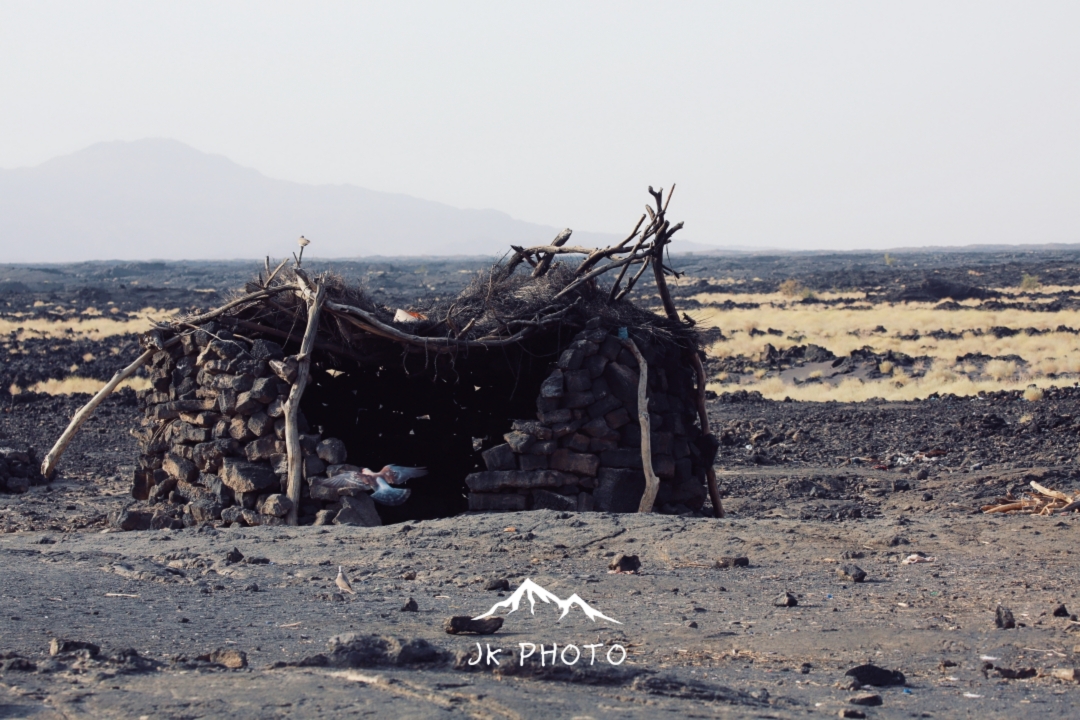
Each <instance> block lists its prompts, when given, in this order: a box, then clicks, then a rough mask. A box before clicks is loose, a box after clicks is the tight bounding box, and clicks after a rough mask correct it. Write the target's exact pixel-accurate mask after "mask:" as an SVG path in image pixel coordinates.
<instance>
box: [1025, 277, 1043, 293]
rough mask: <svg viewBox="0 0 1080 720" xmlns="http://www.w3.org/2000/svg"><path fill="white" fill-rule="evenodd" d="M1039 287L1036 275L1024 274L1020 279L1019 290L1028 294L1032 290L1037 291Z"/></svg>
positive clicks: (1040, 284)
mask: <svg viewBox="0 0 1080 720" xmlns="http://www.w3.org/2000/svg"><path fill="white" fill-rule="evenodd" d="M1041 287H1042V283H1041V282H1039V277H1038V276H1037V275H1028V274H1027V273H1024V276H1023V277H1022V278H1020V289H1021V290H1025V291H1028V292H1030V291H1033V290H1038V289H1039V288H1041Z"/></svg>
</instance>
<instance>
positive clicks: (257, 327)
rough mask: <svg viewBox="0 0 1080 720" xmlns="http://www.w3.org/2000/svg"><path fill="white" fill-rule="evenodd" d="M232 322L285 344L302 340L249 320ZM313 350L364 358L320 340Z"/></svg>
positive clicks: (357, 358)
mask: <svg viewBox="0 0 1080 720" xmlns="http://www.w3.org/2000/svg"><path fill="white" fill-rule="evenodd" d="M233 322H235V323H236V324H237V325H239V326H240V327H244V328H247V329H248V330H254V331H255V332H259V333H262V334H264V335H272V336H274V337H277V338H281V339H282V340H284V341H285V342H289V341H290V340H297V339H299V340H303V338H297V337H296V336H295V335H293V334H291V333H287V332H285V331H284V330H278V329H277V328H272V327H270V326H269V325H263V324H261V323H257V322H252V321H251V320H239V319H233ZM314 348H315V349H316V350H324V351H326V352H329V353H334V354H335V355H344V356H345V357H351V358H353V359H356V360H360V361H363V360H364V357H363V356H362V355H358V354H356V353H355V352H353V351H352V350H349V349H348V348H345V347H342V346H341V345H335V344H333V343H328V342H323V341H321V340H316V341H315V345H314Z"/></svg>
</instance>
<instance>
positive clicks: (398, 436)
mask: <svg viewBox="0 0 1080 720" xmlns="http://www.w3.org/2000/svg"><path fill="white" fill-rule="evenodd" d="M563 342H565V339H564V340H563ZM559 347H560V338H559V333H550V334H548V335H546V336H543V337H536V338H533V339H532V340H531V341H530V342H529V343H528V344H527V346H524V345H514V346H508V347H504V348H495V349H491V350H484V349H473V350H470V351H469V352H468V353H467V354H461V355H458V356H457V357H454V358H452V357H451V356H449V355H438V356H430V357H428V358H426V359H425V358H424V357H423V356H422V355H417V354H410V355H408V356H406V357H405V358H404V359H403V358H401V357H400V356H398V357H395V358H393V359H392V360H389V361H388V362H386V363H385V364H381V365H380V364H364V363H359V362H357V363H344V364H343V363H341V362H340V361H336V359H335V358H334V357H332V356H329V355H322V356H318V355H317V356H316V357H315V358H314V361H313V363H312V369H311V379H310V380H309V383H308V386H307V389H306V391H305V392H304V398H303V402H302V403H301V409H302V411H303V413H304V416H305V417H306V418H307V421H308V423H309V424H310V425H311V426H312V428H313V430H317V431H318V432H319V433H320V434H321V435H323V436H324V437H331V436H332V437H336V438H338V439H340V440H341V441H343V442H344V443H345V446H346V448H347V450H348V462H349V463H351V464H353V465H361V466H365V467H369V468H372V469H373V470H376V471H378V470H379V469H380V468H382V467H383V466H384V465H390V464H395V465H406V466H418V467H426V468H427V469H428V472H429V474H428V475H427V476H426V477H422V478H417V479H415V480H410V481H409V484H408V487H409V488H410V489H411V490H412V493H411V495H410V497H409V499H408V500H407V501H406V502H405V503H404V504H402V505H397V506H388V505H378V506H377V509H378V512H379V516H380V517H381V518H382V519H383V522H384V523H393V522H401V521H403V520H410V519H429V518H436V517H447V516H450V515H456V514H458V513H461V512H464V511H465V510H466V509H467V508H468V501H467V493H468V489H467V487H466V485H465V477H466V476H467V475H469V474H470V473H473V472H476V471H477V470H481V469H483V462H482V460H481V456H480V453H481V451H482V450H485V449H487V448H490V447H492V446H494V445H497V444H499V443H502V442H503V438H502V436H503V433H505V432H506V430H507V418H528V417H534V416H535V414H536V393H537V389H538V388H539V387H540V383H541V382H542V381H543V380H544V378H545V377H546V376H547V373H548V372H549V369H550V366H551V364H552V362H553V361H554V360H555V359H556V358H557V357H558V355H557V353H558V351H559Z"/></svg>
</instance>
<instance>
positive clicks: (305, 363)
mask: <svg viewBox="0 0 1080 720" xmlns="http://www.w3.org/2000/svg"><path fill="white" fill-rule="evenodd" d="M325 299H326V287H325V286H324V285H318V286H317V288H316V290H315V293H314V295H313V296H310V297H308V320H307V329H306V330H304V339H303V341H302V342H301V343H300V355H299V358H300V362H299V364H298V365H297V369H296V381H295V382H293V384H292V388H291V389H290V390H289V399H288V400H286V401H285V451H286V452H287V453H288V465H289V483H288V488H287V490H286V492H287V494H288V496H289V499H290V500H292V508H291V509H290V510H289V516H288V519H287V521H288V523H289V525H296V523H297V516H298V511H299V508H300V483H301V482H303V479H304V478H303V468H302V463H303V461H304V453H303V451H302V450H301V449H300V428H299V427H298V426H297V418H298V416H299V413H300V398H302V397H303V396H304V388H305V387H306V386H307V381H308V374H309V373H310V371H311V350H312V348H313V347H314V346H315V336H316V335H317V334H318V329H319V312H320V311H321V310H322V306H323V301H324V300H325Z"/></svg>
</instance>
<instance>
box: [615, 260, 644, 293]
mask: <svg viewBox="0 0 1080 720" xmlns="http://www.w3.org/2000/svg"><path fill="white" fill-rule="evenodd" d="M651 262H652V258H651V257H647V258H645V262H643V263H641V268H640V269H639V270H638V271H637V272H636V273H635V274H634V277H632V278H630V282H628V283H626V287H625V288H623V291H622V292H620V293H619V295H618V297H616V298H615V299H616V300H622V299H623V298H624V297H626V296H627V295H629V294H630V292H631V291H632V290H633V289H634V286H635V285H637V281H638V280H640V279H641V276H642V275H644V274H645V271H646V270H648V269H649V263H651Z"/></svg>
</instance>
